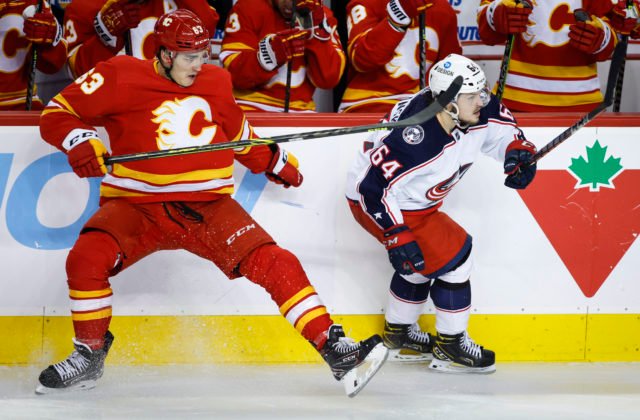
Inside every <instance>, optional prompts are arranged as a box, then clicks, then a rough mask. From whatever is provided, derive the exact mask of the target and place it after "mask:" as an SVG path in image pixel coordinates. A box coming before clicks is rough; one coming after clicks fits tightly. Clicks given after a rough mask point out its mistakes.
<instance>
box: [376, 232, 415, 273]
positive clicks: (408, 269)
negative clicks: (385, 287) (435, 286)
mask: <svg viewBox="0 0 640 420" xmlns="http://www.w3.org/2000/svg"><path fill="white" fill-rule="evenodd" d="M382 243H383V244H384V246H385V247H386V248H387V252H388V253H389V261H391V265H392V266H393V268H395V270H396V271H397V272H398V273H400V274H413V273H416V272H418V271H422V270H423V269H424V257H423V256H422V251H421V250H420V247H419V246H418V243H417V242H416V238H415V236H413V233H412V232H411V229H409V227H408V226H407V225H395V226H391V227H390V228H389V229H387V230H385V231H384V241H383V242H382Z"/></svg>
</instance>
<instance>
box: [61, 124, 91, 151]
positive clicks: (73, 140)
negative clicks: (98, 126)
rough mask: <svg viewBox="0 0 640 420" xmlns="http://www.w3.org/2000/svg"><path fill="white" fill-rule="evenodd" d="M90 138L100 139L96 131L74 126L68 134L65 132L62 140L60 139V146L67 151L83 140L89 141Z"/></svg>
mask: <svg viewBox="0 0 640 420" xmlns="http://www.w3.org/2000/svg"><path fill="white" fill-rule="evenodd" d="M91 139H97V140H100V137H98V132H97V131H95V130H85V129H82V128H74V129H73V130H71V131H70V132H69V134H67V136H66V137H65V138H64V140H62V148H63V149H64V150H66V151H67V152H68V151H69V150H71V149H73V148H74V147H76V146H78V145H79V144H82V143H84V142H85V141H89V140H91Z"/></svg>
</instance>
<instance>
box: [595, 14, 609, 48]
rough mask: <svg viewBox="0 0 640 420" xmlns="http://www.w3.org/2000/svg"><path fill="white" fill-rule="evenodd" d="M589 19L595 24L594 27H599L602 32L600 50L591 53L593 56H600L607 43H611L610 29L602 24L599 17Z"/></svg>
mask: <svg viewBox="0 0 640 420" xmlns="http://www.w3.org/2000/svg"><path fill="white" fill-rule="evenodd" d="M591 18H592V19H594V20H595V22H596V25H595V26H597V27H599V28H600V29H602V30H603V31H604V38H603V39H602V44H600V48H598V49H597V50H596V51H595V52H594V53H593V54H600V53H601V52H602V51H603V50H604V49H605V48H607V46H608V45H609V42H611V28H610V27H609V25H607V24H606V23H604V22H603V21H602V19H600V18H599V17H596V16H592V17H591Z"/></svg>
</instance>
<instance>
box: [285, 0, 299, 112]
mask: <svg viewBox="0 0 640 420" xmlns="http://www.w3.org/2000/svg"><path fill="white" fill-rule="evenodd" d="M297 22H298V18H297V16H296V2H295V1H292V2H291V23H290V25H289V27H290V28H291V29H293V28H295V27H296V23H297ZM292 71H293V57H291V60H289V61H287V81H286V84H285V86H284V112H289V102H291V72H292Z"/></svg>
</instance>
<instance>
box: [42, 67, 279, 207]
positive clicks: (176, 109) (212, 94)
mask: <svg viewBox="0 0 640 420" xmlns="http://www.w3.org/2000/svg"><path fill="white" fill-rule="evenodd" d="M158 65H159V64H158V62H157V61H156V60H139V59H137V58H133V57H128V56H118V57H113V58H111V59H110V60H108V61H105V62H101V63H99V64H98V65H97V66H96V67H95V68H94V69H92V70H90V71H89V72H87V73H86V74H84V75H83V76H81V77H80V78H79V79H77V80H76V81H75V82H74V83H72V84H71V85H69V86H68V87H66V88H65V89H64V90H63V91H62V92H61V93H60V94H58V95H57V96H56V97H55V98H53V99H52V100H51V102H50V103H49V104H48V106H47V107H46V108H45V110H44V111H43V114H42V117H41V121H40V132H41V135H42V138H43V139H45V140H46V141H47V142H49V143H51V144H52V145H54V146H56V147H57V148H59V149H60V150H63V151H64V150H65V147H63V145H64V144H67V143H68V142H69V139H71V138H72V137H74V136H76V135H77V134H78V133H79V132H80V131H84V130H95V128H94V125H96V124H97V123H99V124H100V125H104V127H105V129H106V131H107V133H108V134H109V144H110V147H111V151H112V154H114V155H121V154H126V153H136V152H145V151H153V150H167V149H172V148H179V147H189V146H199V145H205V144H210V143H220V142H226V141H234V140H240V139H246V138H255V137H256V136H255V134H254V132H253V128H252V127H251V125H250V124H249V123H248V122H247V120H246V118H245V115H244V112H243V111H242V110H241V109H240V108H239V107H238V105H237V104H236V103H235V101H234V99H233V96H232V94H231V76H230V75H229V73H228V72H227V71H226V70H224V69H222V68H219V67H216V66H213V65H208V64H207V65H204V66H203V68H202V70H201V72H200V73H199V74H198V76H197V78H196V80H195V82H194V83H193V85H191V86H189V87H186V88H185V87H181V86H179V85H178V84H176V83H174V82H172V81H170V80H168V79H166V78H165V77H163V76H161V75H160V74H159V73H158V69H157V66H158ZM116 91H117V92H118V93H117V94H116V93H115V92H116ZM65 141H66V142H67V143H65ZM271 156H272V152H271V151H270V150H269V148H268V147H267V146H260V147H253V148H243V149H239V150H222V151H215V152H208V153H200V154H191V155H183V156H172V157H167V158H159V159H149V160H141V161H136V162H127V163H123V164H115V165H113V169H112V171H111V172H110V173H109V174H107V175H106V176H105V177H104V178H103V180H102V185H101V189H100V194H101V197H102V198H103V199H111V198H124V199H128V200H131V201H136V202H159V201H173V200H176V201H205V200H213V199H216V198H217V197H219V196H220V195H221V194H232V193H233V190H234V182H233V176H232V170H233V163H234V158H235V159H237V160H238V161H239V162H241V163H242V164H244V165H245V166H247V167H249V168H250V169H251V170H252V171H253V172H263V171H264V170H265V169H266V167H267V165H268V163H269V161H270V160H271Z"/></svg>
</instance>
